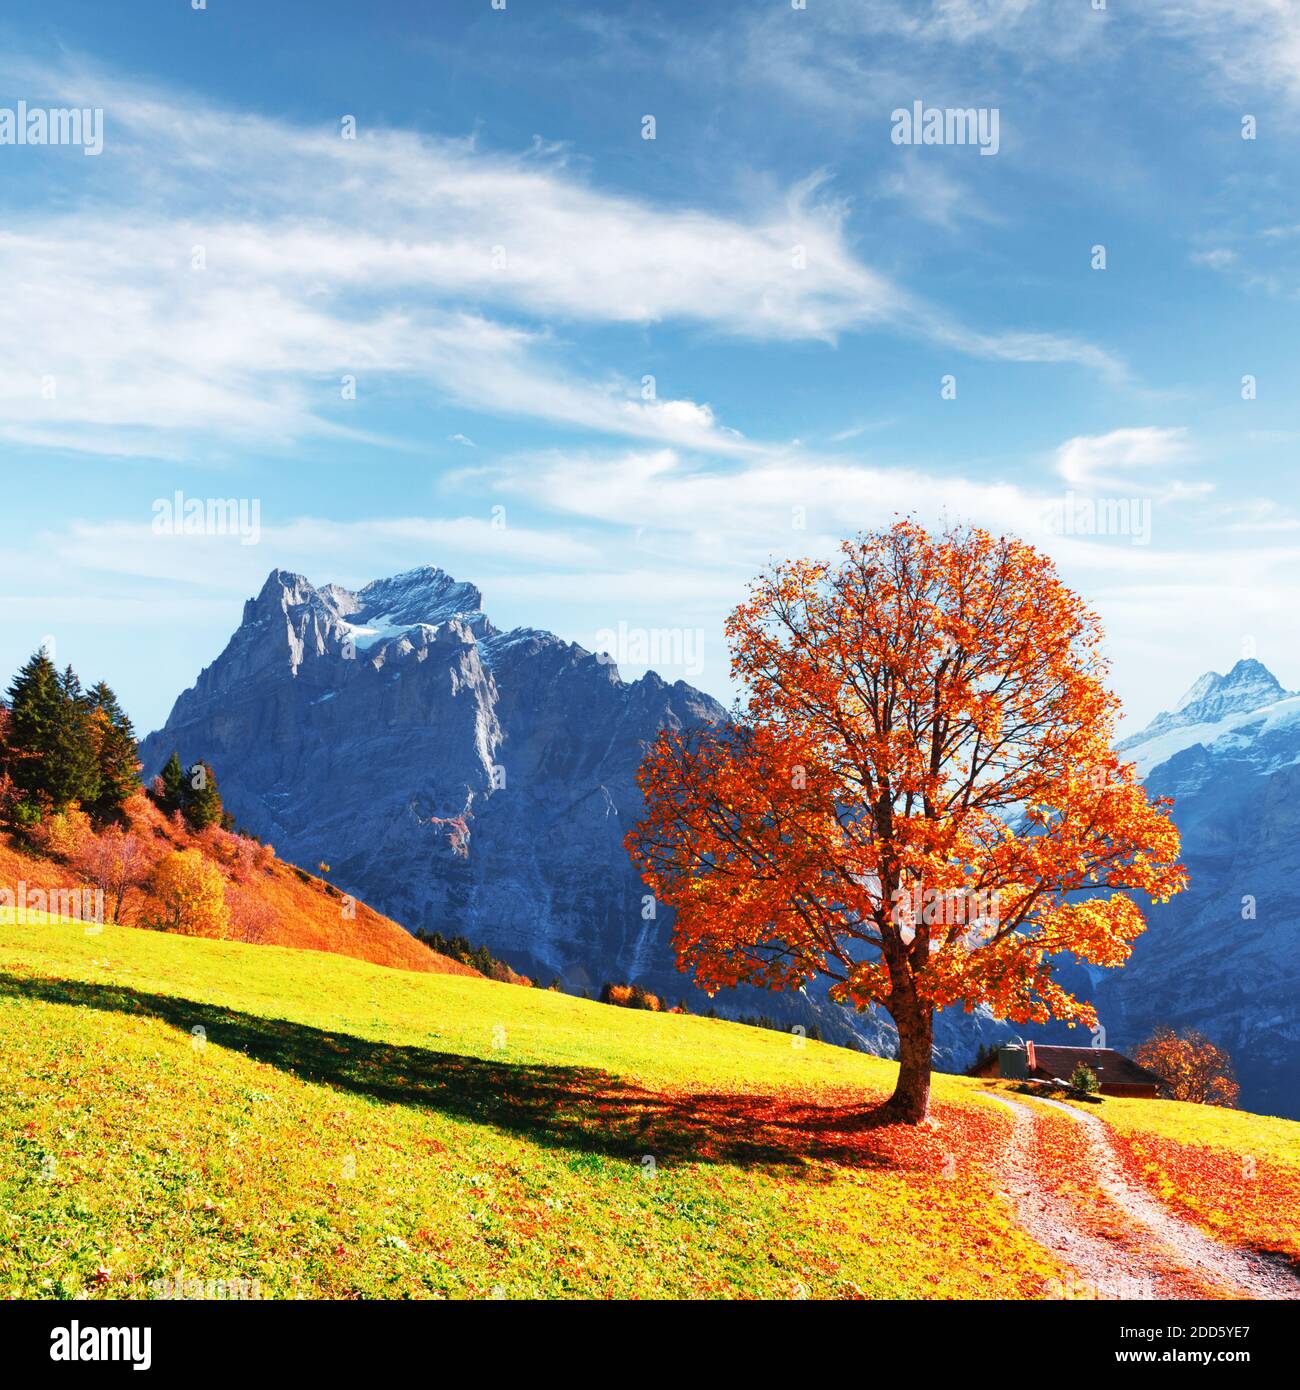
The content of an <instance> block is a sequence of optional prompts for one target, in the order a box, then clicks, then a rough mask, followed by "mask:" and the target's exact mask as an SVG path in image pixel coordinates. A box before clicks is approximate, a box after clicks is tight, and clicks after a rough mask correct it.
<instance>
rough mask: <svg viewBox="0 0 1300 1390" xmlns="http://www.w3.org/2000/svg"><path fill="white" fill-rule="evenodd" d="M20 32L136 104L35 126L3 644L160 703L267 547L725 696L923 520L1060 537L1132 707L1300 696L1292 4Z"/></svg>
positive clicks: (1009, 5)
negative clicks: (898, 127)
mask: <svg viewBox="0 0 1300 1390" xmlns="http://www.w3.org/2000/svg"><path fill="white" fill-rule="evenodd" d="M0 54H2V55H3V56H0V108H12V109H16V108H17V104H18V102H19V101H25V102H26V103H27V104H28V107H29V108H31V107H47V108H49V107H65V106H72V105H75V106H79V107H91V108H101V109H102V110H103V113H104V115H103V131H104V148H103V152H102V154H100V155H98V156H94V157H90V156H86V155H84V154H83V153H82V151H81V150H80V149H77V148H50V147H30V146H29V147H25V148H23V147H16V146H3V145H0V169H2V171H3V173H4V177H3V179H0V274H2V275H3V281H4V284H5V287H6V289H5V294H4V297H3V301H2V302H0V359H3V364H4V369H3V372H2V373H0V459H2V460H3V462H2V463H0V469H3V483H4V486H3V497H4V513H5V521H6V525H5V528H4V535H5V543H4V545H3V546H2V547H0V668H3V669H2V675H3V678H5V679H7V676H8V674H9V673H10V672H11V671H12V670H13V669H14V668H15V667H16V666H17V665H18V664H19V663H20V662H21V661H22V660H23V659H25V657H26V656H27V655H28V654H29V653H30V652H31V650H32V649H33V648H34V647H36V646H37V645H39V643H40V642H41V641H42V640H46V639H49V638H53V639H54V642H55V647H56V653H57V655H58V657H59V659H60V661H71V662H72V663H73V664H74V665H75V666H76V667H77V668H78V670H80V671H81V672H82V673H83V675H85V676H87V677H90V678H96V677H99V676H103V677H105V678H107V679H108V680H109V681H110V682H111V683H112V684H113V685H114V686H115V687H116V688H117V689H118V690H119V693H120V694H121V695H122V696H123V698H124V700H125V702H126V703H127V706H128V708H129V709H130V711H131V713H132V715H133V717H134V718H135V720H136V722H137V724H138V726H139V727H140V728H141V730H142V731H144V730H147V729H150V728H153V727H155V726H156V725H157V724H159V723H161V722H162V720H163V719H164V718H165V716H166V713H167V710H168V709H169V708H170V705H171V703H172V701H173V700H174V698H175V696H176V695H177V694H178V693H179V692H180V690H182V689H183V688H184V687H185V686H187V685H189V684H191V683H192V681H193V679H194V677H195V676H196V674H197V672H198V670H199V668H200V667H201V666H202V665H203V664H205V663H206V662H207V661H209V660H211V659H212V658H213V657H214V656H215V655H216V653H217V652H218V651H219V650H220V648H221V646H222V645H223V644H224V642H225V641H226V639H227V637H228V636H229V633H230V632H231V631H232V630H233V629H234V627H235V626H236V625H237V623H238V621H239V616H240V612H241V606H242V602H243V600H244V599H245V598H246V597H248V596H249V595H250V594H252V593H255V592H256V591H257V590H258V589H259V588H260V586H261V583H262V581H263V579H264V578H265V576H266V574H267V572H268V571H269V570H271V569H272V568H275V567H283V568H288V569H295V570H298V571H300V572H302V573H304V574H306V575H307V576H308V577H309V578H311V579H313V580H315V581H317V582H319V583H324V582H326V581H331V580H332V581H336V582H340V583H344V584H348V585H358V584H360V583H362V582H364V581H365V580H367V579H370V578H373V577H376V576H378V575H382V574H387V573H392V572H394V571H396V570H399V569H404V568H411V567H414V566H416V565H421V564H436V565H439V566H441V567H442V568H444V569H446V570H448V571H449V572H450V573H452V574H454V575H455V576H456V577H457V578H460V579H469V580H472V581H474V582H475V583H477V584H478V585H479V587H480V588H481V589H482V591H483V593H484V600H485V608H486V610H487V611H488V613H489V614H490V615H491V616H492V618H493V620H494V621H495V622H496V623H497V624H498V625H499V626H502V627H509V626H514V625H516V624H523V625H531V626H537V627H546V628H551V629H553V630H555V631H557V632H559V633H560V634H561V635H563V636H565V637H567V638H570V639H572V640H574V641H578V642H581V643H582V644H583V645H584V646H587V647H595V646H596V645H597V644H598V638H599V635H600V634H602V633H605V632H609V631H611V630H612V631H617V630H618V629H619V627H620V625H623V627H624V630H625V631H627V632H629V633H636V632H638V631H643V632H649V631H652V630H653V631H663V632H667V633H670V634H671V633H676V634H687V636H688V640H687V642H686V644H685V645H684V647H683V648H682V649H683V650H685V651H689V652H690V654H691V655H690V660H689V669H687V663H685V662H682V663H679V664H678V667H677V668H676V669H675V668H674V667H673V665H672V664H671V662H669V663H668V664H664V663H659V664H660V666H661V669H663V673H664V674H665V675H666V676H667V677H668V678H670V679H674V678H677V677H686V678H689V679H690V680H691V681H692V682H693V683H694V684H697V685H700V686H702V687H703V688H705V689H707V690H709V691H711V692H712V693H715V694H717V695H719V696H722V697H724V698H725V697H727V695H728V694H729V686H728V674H727V660H726V649H725V644H724V641H723V637H722V620H723V617H724V615H725V613H726V611H727V610H728V608H729V607H730V606H731V605H732V604H733V603H735V602H736V601H737V600H738V598H739V597H740V596H741V593H742V590H743V585H744V583H745V581H746V580H747V579H748V578H749V577H750V576H752V575H753V574H754V573H755V572H756V571H757V570H758V569H759V568H761V567H762V566H763V564H765V563H766V562H767V561H768V559H769V558H772V557H776V556H783V555H793V554H800V553H804V554H821V553H828V552H829V551H830V550H832V549H833V547H834V545H835V543H836V541H837V540H838V539H839V538H841V537H844V536H847V535H851V534H853V533H854V532H855V531H857V530H859V529H863V528H867V527H872V526H876V525H880V524H884V523H887V522H888V521H889V520H890V518H891V517H892V516H893V515H894V514H896V513H898V512H908V511H915V512H916V513H917V514H918V515H920V516H921V517H922V518H923V519H925V520H928V521H938V520H940V519H941V518H942V517H945V516H946V517H948V518H951V519H963V520H970V521H974V522H977V523H979V524H981V525H984V526H987V527H989V528H990V529H993V530H996V531H1012V532H1016V533H1017V534H1020V535H1023V536H1025V537H1026V538H1027V539H1030V540H1032V541H1034V543H1036V544H1040V545H1042V546H1043V547H1044V548H1046V549H1047V550H1049V551H1050V552H1051V553H1052V554H1053V555H1054V556H1055V557H1056V558H1057V560H1058V562H1059V564H1060V566H1061V569H1062V571H1063V573H1064V574H1065V576H1066V577H1067V579H1068V580H1069V581H1070V582H1071V583H1073V584H1074V585H1075V586H1076V587H1077V588H1079V589H1080V590H1081V591H1082V592H1083V593H1084V594H1085V595H1087V597H1088V598H1089V599H1090V600H1091V602H1092V603H1093V605H1094V606H1095V607H1096V608H1097V609H1098V611H1099V612H1100V613H1101V615H1102V617H1103V620H1104V622H1105V625H1106V628H1107V631H1108V634H1109V649H1110V654H1111V657H1112V660H1113V679H1114V684H1115V686H1116V688H1117V689H1118V691H1119V692H1120V694H1121V696H1122V697H1123V698H1124V700H1125V703H1126V706H1127V709H1128V711H1129V722H1130V723H1131V724H1134V723H1136V724H1140V723H1144V722H1145V721H1146V720H1147V719H1148V718H1150V716H1151V715H1152V714H1154V713H1155V712H1156V711H1157V710H1158V709H1160V708H1162V707H1166V706H1169V705H1170V704H1172V703H1173V701H1174V700H1175V699H1176V698H1177V697H1178V696H1179V695H1180V694H1181V693H1182V691H1183V689H1184V688H1185V687H1186V686H1187V685H1189V684H1190V683H1191V681H1192V680H1193V679H1194V678H1195V677H1196V676H1197V675H1199V674H1200V673H1201V672H1202V671H1204V670H1206V669H1210V668H1214V669H1218V670H1226V669H1227V667H1229V666H1231V665H1232V663H1233V662H1234V661H1235V660H1237V659H1238V657H1240V656H1242V655H1256V656H1258V657H1259V658H1260V659H1261V660H1263V661H1264V662H1265V663H1266V664H1268V665H1269V666H1270V667H1271V668H1272V669H1273V670H1274V671H1275V673H1276V674H1277V675H1278V677H1279V679H1281V680H1282V682H1283V683H1284V684H1285V685H1287V686H1288V687H1289V688H1295V687H1297V686H1300V656H1298V655H1297V648H1298V643H1297V637H1298V636H1300V632H1298V630H1297V629H1298V627H1300V619H1297V616H1296V614H1297V609H1298V607H1300V605H1298V604H1297V592H1298V590H1300V510H1298V509H1297V485H1296V482H1295V476H1296V468H1295V459H1296V446H1297V439H1298V437H1300V421H1298V420H1297V411H1296V399H1297V390H1296V380H1297V353H1296V348H1297V332H1298V330H1297V313H1296V310H1297V291H1298V290H1300V277H1298V274H1297V272H1298V271H1300V205H1298V204H1297V199H1296V197H1295V191H1294V183H1295V179H1294V173H1295V169H1296V167H1297V154H1298V153H1300V134H1298V132H1300V125H1298V123H1297V119H1296V117H1297V106H1298V105H1300V7H1298V6H1297V5H1296V4H1295V3H1294V0H1259V2H1258V3H1255V4H1253V5H1252V6H1251V7H1249V9H1248V11H1244V12H1240V13H1238V12H1237V11H1235V10H1230V9H1229V7H1224V6H1222V5H1220V4H1217V3H1213V0H1172V2H1171V3H1169V4H1162V5H1160V6H1155V5H1145V4H1144V5H1137V4H1132V3H1119V0H1108V3H1107V4H1106V7H1105V8H1104V9H1102V10H1097V9H1094V8H1093V4H1092V0H946V2H941V0H932V2H931V3H925V2H924V0H914V2H913V3H904V0H857V2H856V3H851V4H850V3H835V0H808V4H807V7H806V8H804V9H796V8H795V7H794V6H793V5H791V3H790V0H761V2H759V3H752V4H746V5H735V6H727V5H722V4H719V5H703V6H701V5H698V4H685V3H683V4H668V3H665V4H658V5H656V4H638V5H636V6H628V5H626V4H614V3H609V4H596V3H587V4H580V5H572V6H565V5H563V4H557V3H552V2H551V0H548V3H545V4H542V3H526V2H525V0H507V4H506V8H505V9H504V10H494V9H493V8H492V7H491V3H490V0H472V3H445V4H439V5H437V6H425V5H416V4H414V3H410V4H399V3H387V4H385V3H376V4H373V5H370V6H366V7H358V6H355V5H353V4H342V3H332V2H331V0H310V3H306V2H304V3H281V4H277V5H274V6H269V5H265V4H260V3H252V0H243V2H240V0H209V3H208V5H207V7H206V9H204V10H200V11H196V10H193V9H192V8H191V7H190V6H188V5H186V4H182V3H180V0H176V2H175V3H165V4H164V3H157V4H139V5H132V6H120V7H105V6H103V5H102V4H100V3H89V2H87V3H73V2H72V0H49V3H47V4H45V5H43V6H41V7H39V9H33V10H32V11H31V13H30V16H29V17H28V18H26V19H21V18H18V17H16V16H13V15H9V16H6V17H5V18H4V19H3V20H0ZM917 101H919V102H921V103H923V105H924V106H925V107H937V108H977V109H983V110H985V111H991V110H993V109H995V108H996V110H997V112H998V121H999V126H998V129H999V143H998V149H997V152H996V154H993V155H988V156H986V155H983V154H982V153H981V151H980V150H979V149H978V148H976V147H973V146H971V145H928V146H916V145H900V144H897V143H894V142H893V141H892V140H891V128H892V122H891V113H892V112H893V111H895V110H896V109H899V108H911V106H912V104H913V103H914V102H917ZM349 116H350V117H352V118H354V120H355V135H356V138H355V139H345V138H344V134H345V119H344V118H345V117H349ZM646 116H653V117H654V120H655V138H654V139H653V140H647V139H645V138H643V130H644V128H645V121H644V118H645V117H646ZM1246 117H1251V118H1253V122H1254V133H1255V138H1254V139H1249V140H1248V139H1243V138H1242V131H1243V119H1244V118H1246ZM1096 246H1102V247H1104V248H1105V261H1106V264H1105V269H1094V268H1093V267H1092V262H1093V260H1094V259H1095V257H1094V252H1093V248H1094V247H1096ZM1248 376H1249V377H1252V378H1253V379H1254V384H1255V385H1254V398H1253V399H1243V378H1246V377H1248ZM345 378H352V379H353V380H354V381H355V399H351V398H347V396H348V393H347V392H346V391H345V387H344V381H345ZM649 378H652V379H653V380H652V381H650V380H647V379H649ZM945 378H952V379H953V380H954V381H955V386H956V394H955V398H947V397H951V395H952V393H951V391H949V392H948V393H947V397H946V396H945V393H944V392H943V390H942V383H943V381H944V379H945ZM177 491H181V492H182V493H183V494H184V495H185V496H187V497H190V498H199V499H207V498H242V499H246V500H248V501H253V500H255V501H256V502H257V504H258V507H259V510H260V532H259V535H258V537H257V541H256V544H244V543H242V541H241V538H240V537H238V536H222V535H211V536H183V537H177V536H167V535H158V534H155V532H154V530H153V528H152V521H153V516H154V504H155V502H156V501H157V500H158V499H160V498H170V497H172V496H173V495H174V493H176V492H177ZM1067 498H1068V499H1070V500H1069V505H1070V506H1071V508H1073V509H1074V514H1075V515H1077V516H1083V515H1085V514H1088V515H1095V516H1099V517H1106V516H1109V517H1111V518H1112V520H1111V522H1110V523H1109V532H1108V533H1107V534H1101V535H1089V534H1079V531H1080V525H1081V524H1080V523H1076V525H1075V527H1074V533H1069V532H1068V530H1067V528H1065V527H1064V526H1063V525H1062V523H1061V516H1062V515H1063V508H1064V507H1065V505H1066V499H1067ZM1121 504H1122V505H1121ZM1086 509H1092V510H1091V511H1090V512H1086ZM1115 517H1127V518H1129V520H1128V522H1126V523H1125V522H1121V523H1119V524H1118V525H1117V524H1116V523H1115V521H1114V520H1113V518H1115ZM1148 523H1149V526H1148ZM1103 525H1106V523H1103ZM664 649H665V650H666V651H669V652H670V653H671V651H672V644H671V642H670V641H666V642H665V643H664ZM616 654H618V653H617V652H616ZM628 655H630V656H632V657H635V655H636V653H635V651H632V652H630V653H628ZM621 665H622V669H624V673H625V674H627V675H636V674H638V673H639V670H640V667H639V666H638V665H637V663H636V661H635V660H629V661H625V662H623V663H621Z"/></svg>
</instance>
